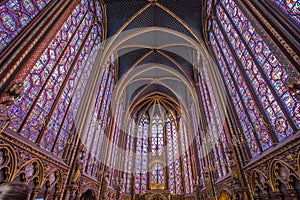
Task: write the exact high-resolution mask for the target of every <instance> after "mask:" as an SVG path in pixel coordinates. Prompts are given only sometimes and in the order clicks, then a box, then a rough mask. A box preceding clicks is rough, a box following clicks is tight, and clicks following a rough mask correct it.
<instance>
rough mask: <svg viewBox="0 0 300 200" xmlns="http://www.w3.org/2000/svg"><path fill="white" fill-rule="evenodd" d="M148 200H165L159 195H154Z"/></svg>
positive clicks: (165, 199)
mask: <svg viewBox="0 0 300 200" xmlns="http://www.w3.org/2000/svg"><path fill="white" fill-rule="evenodd" d="M149 200H167V198H166V197H164V196H163V195H161V194H155V195H153V196H152V197H151V198H150V199H149Z"/></svg>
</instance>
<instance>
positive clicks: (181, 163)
mask: <svg viewBox="0 0 300 200" xmlns="http://www.w3.org/2000/svg"><path fill="white" fill-rule="evenodd" d="M175 120H177V119H175ZM175 120H174V121H175ZM173 123H175V122H173ZM173 123H171V131H172V130H173V127H172V126H173ZM181 125H183V123H180V119H178V127H176V126H175V130H176V135H177V144H178V152H179V155H178V156H179V158H178V160H179V165H180V174H181V177H180V178H181V186H182V193H186V188H185V184H184V183H185V181H184V168H183V161H182V159H183V158H182V156H183V154H182V153H183V149H182V143H181V142H180V140H181V138H179V135H180V134H179V130H183V127H181ZM172 140H173V132H172ZM172 149H173V151H174V140H173V144H172ZM173 163H174V181H175V180H176V173H175V171H176V168H175V159H174V162H173ZM175 193H176V194H177V193H178V191H177V187H176V182H175Z"/></svg>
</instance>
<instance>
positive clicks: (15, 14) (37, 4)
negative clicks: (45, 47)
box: [0, 0, 50, 53]
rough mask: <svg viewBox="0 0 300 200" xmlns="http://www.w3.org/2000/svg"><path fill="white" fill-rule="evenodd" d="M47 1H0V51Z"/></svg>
mask: <svg viewBox="0 0 300 200" xmlns="http://www.w3.org/2000/svg"><path fill="white" fill-rule="evenodd" d="M49 2H50V0H23V1H22V0H5V1H2V2H1V3H0V41H1V43H0V53H1V52H2V51H3V49H4V48H5V47H6V46H7V45H8V44H9V43H10V42H11V41H12V40H13V39H14V38H15V37H16V36H17V35H18V34H19V33H20V32H21V31H22V30H23V29H24V28H25V27H26V26H27V25H28V24H29V23H30V22H31V21H32V20H33V19H34V18H35V17H36V16H37V15H38V14H39V13H40V11H41V10H42V9H43V8H44V7H45V6H46V5H47V4H49Z"/></svg>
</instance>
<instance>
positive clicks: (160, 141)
mask: <svg viewBox="0 0 300 200" xmlns="http://www.w3.org/2000/svg"><path fill="white" fill-rule="evenodd" d="M151 127H152V129H151V132H152V137H151V150H152V154H153V155H159V156H162V155H163V148H164V129H163V122H162V119H161V117H159V116H158V115H156V116H155V117H154V119H153V120H152V123H151Z"/></svg>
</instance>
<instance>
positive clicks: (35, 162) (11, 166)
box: [0, 140, 67, 199]
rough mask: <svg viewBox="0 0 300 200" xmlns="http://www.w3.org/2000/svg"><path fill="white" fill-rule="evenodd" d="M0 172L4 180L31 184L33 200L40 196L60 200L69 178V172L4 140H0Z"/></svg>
mask: <svg viewBox="0 0 300 200" xmlns="http://www.w3.org/2000/svg"><path fill="white" fill-rule="evenodd" d="M0 171H2V174H4V176H1V177H0V178H1V179H2V180H6V181H21V182H23V183H25V184H29V185H30V187H32V194H31V196H32V198H35V197H38V196H39V197H44V198H46V199H47V198H48V197H50V196H51V198H52V199H59V198H60V196H61V192H62V190H63V188H62V186H63V185H62V182H63V179H66V178H67V177H66V175H67V170H64V169H62V168H60V167H58V166H56V165H55V164H53V163H49V162H48V160H47V159H42V158H41V157H37V156H35V155H33V154H32V153H31V152H30V151H28V150H27V149H22V148H20V147H14V146H13V145H10V144H7V142H5V143H4V141H3V140H0ZM44 188H45V189H44ZM53 191H55V192H53Z"/></svg>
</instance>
